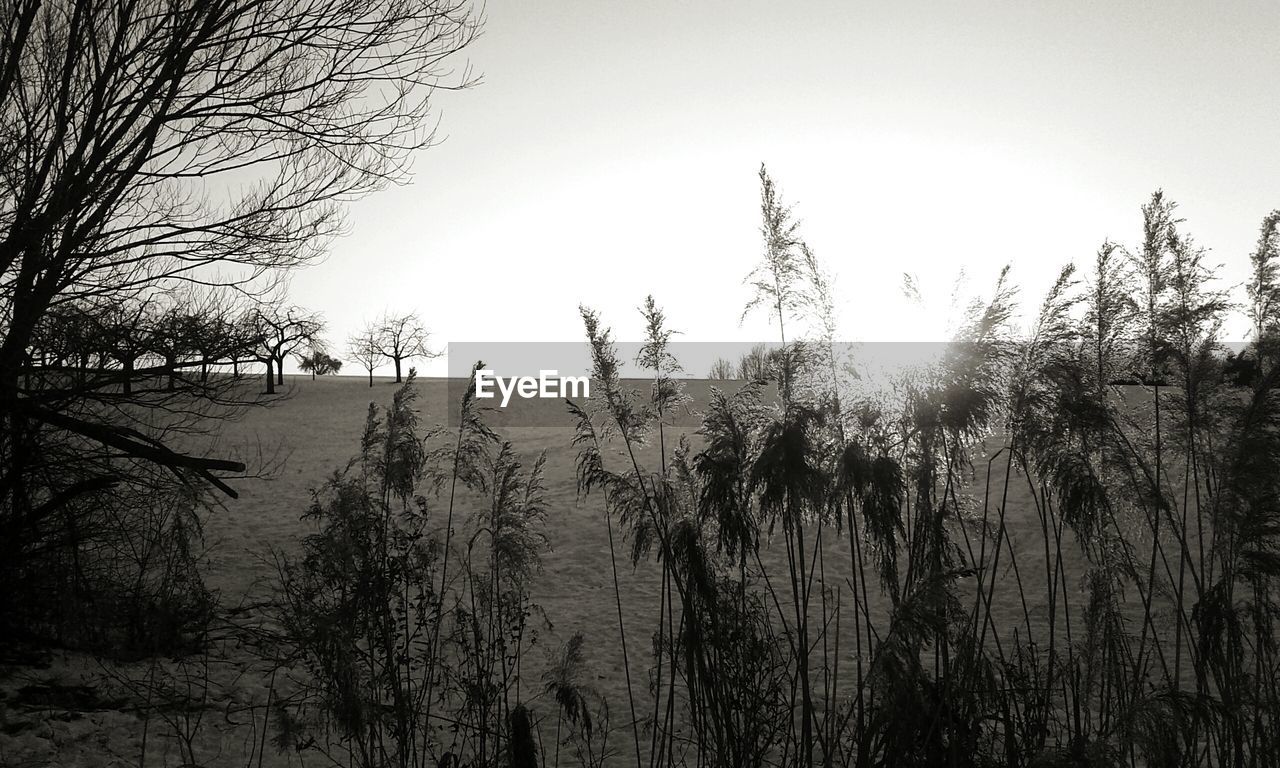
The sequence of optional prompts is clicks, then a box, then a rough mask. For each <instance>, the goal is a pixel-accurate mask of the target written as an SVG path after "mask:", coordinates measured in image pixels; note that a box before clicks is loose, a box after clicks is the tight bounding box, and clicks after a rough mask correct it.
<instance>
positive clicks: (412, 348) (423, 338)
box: [374, 312, 440, 384]
mask: <svg viewBox="0 0 1280 768" xmlns="http://www.w3.org/2000/svg"><path fill="white" fill-rule="evenodd" d="M374 338H375V339H376V340H377V347H378V354H379V355H381V356H382V357H385V358H387V359H388V360H390V361H391V362H392V363H393V364H394V365H395V367H396V383H397V384H399V383H400V382H401V381H402V376H401V372H400V368H401V363H403V362H404V361H405V360H413V359H415V358H433V357H438V356H439V354H440V353H438V352H433V351H432V350H431V349H429V348H428V347H427V341H428V340H429V339H430V338H431V334H430V333H429V332H428V331H427V329H426V327H425V326H424V325H423V324H422V320H421V319H419V317H418V315H417V313H415V312H410V313H408V314H403V315H384V316H383V317H382V320H381V322H380V323H379V324H378V327H377V329H376V331H375V334H374Z"/></svg>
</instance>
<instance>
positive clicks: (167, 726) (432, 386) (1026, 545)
mask: <svg viewBox="0 0 1280 768" xmlns="http://www.w3.org/2000/svg"><path fill="white" fill-rule="evenodd" d="M419 385H420V387H421V392H422V397H421V406H422V410H423V411H424V413H423V420H424V422H425V423H427V424H430V423H436V422H443V421H445V420H446V414H447V411H446V410H445V408H446V403H447V400H448V398H449V397H450V396H451V395H455V394H456V393H457V390H456V387H455V388H453V390H452V391H451V388H450V387H449V386H448V385H447V383H446V382H444V381H442V380H424V381H422V382H420V384H419ZM286 386H287V387H288V390H289V393H290V395H291V396H290V397H289V398H288V399H287V400H285V401H284V402H282V403H280V404H278V405H277V406H275V407H272V408H269V409H262V410H257V411H254V412H252V413H250V414H248V415H247V416H246V417H245V418H244V419H242V420H239V421H236V422H232V423H228V424H227V425H226V428H225V432H224V439H223V442H222V444H221V446H220V450H221V451H222V452H223V453H224V454H226V453H228V452H233V453H236V454H238V455H241V456H244V457H248V458H250V459H251V460H254V458H255V457H257V456H258V455H259V454H260V453H262V454H263V455H265V456H268V457H272V456H275V457H278V458H280V459H282V463H281V464H279V466H278V468H277V469H278V471H276V472H275V474H274V476H273V477H270V478H265V479H264V478H243V479H239V480H236V481H233V482H232V485H233V486H234V487H235V488H236V489H237V490H238V491H239V493H240V498H239V499H235V500H228V501H226V502H225V506H224V508H223V509H221V510H218V511H216V512H215V513H214V514H212V515H211V516H210V517H209V519H208V520H207V523H206V540H207V544H208V546H209V552H208V563H209V569H208V581H209V583H210V585H211V586H213V587H214V588H216V589H217V590H219V592H220V593H221V595H222V599H223V601H224V604H226V605H233V604H236V603H241V602H253V601H255V600H258V599H261V598H262V597H263V596H265V595H267V594H268V593H269V589H270V585H271V583H272V580H273V578H274V575H275V570H274V567H273V565H272V563H271V559H270V552H271V549H272V548H276V549H278V550H281V551H284V552H290V551H293V550H294V549H295V548H296V546H297V542H298V541H299V540H300V537H301V536H303V535H305V534H306V533H307V532H309V530H310V528H309V525H308V524H307V523H306V522H304V521H301V520H300V515H301V513H302V512H303V511H304V510H305V508H306V506H307V504H308V501H309V499H310V490H311V489H312V488H313V487H315V486H316V485H317V484H318V483H319V482H321V480H322V479H323V478H324V477H325V476H326V475H327V474H328V473H330V472H331V471H332V470H334V469H335V468H338V467H339V466H341V465H342V464H343V463H344V462H345V461H346V460H347V459H348V458H349V457H350V456H351V455H352V454H353V453H354V452H355V451H356V449H357V447H358V439H359V435H360V432H361V429H362V427H363V424H364V419H365V415H366V411H367V407H368V404H369V402H370V401H375V402H378V403H379V404H380V405H383V404H385V403H387V402H389V401H390V399H391V396H392V393H393V392H394V390H395V385H394V383H392V382H390V381H389V380H376V381H375V385H374V387H373V388H370V387H368V385H367V382H366V381H365V380H364V379H361V378H358V377H338V378H329V379H320V380H316V381H312V380H310V379H306V378H301V377H299V378H291V379H290V380H289V381H288V383H287V385H286ZM707 389H708V384H706V383H705V382H692V383H691V384H690V385H689V393H690V394H691V395H692V396H693V398H694V406H695V407H697V404H698V403H700V402H705V398H706V395H707ZM537 407H551V408H555V409H556V412H555V413H554V414H550V415H548V416H546V417H545V418H543V417H539V419H538V421H539V423H540V424H541V425H540V426H506V427H504V426H502V422H503V421H507V422H519V423H522V424H525V423H528V421H529V418H530V414H529V413H525V414H522V417H523V418H511V419H504V418H502V417H495V418H494V423H495V424H496V425H497V427H498V429H499V431H500V432H501V433H502V435H503V437H505V438H506V439H509V440H510V441H511V442H512V443H513V445H514V446H515V448H516V449H517V450H518V452H519V453H520V455H521V456H522V457H524V458H526V459H527V460H528V461H529V462H530V463H531V462H532V460H533V458H534V457H536V455H537V454H538V453H539V452H541V451H543V450H545V451H547V454H548V463H547V469H546V476H547V488H548V501H549V503H550V509H551V512H550V514H549V516H548V520H547V534H548V537H549V539H550V541H551V546H552V549H551V550H550V551H548V552H547V553H546V554H545V555H544V557H543V572H542V573H541V574H540V575H539V576H538V577H537V579H536V581H535V584H534V586H533V597H534V600H535V601H536V602H537V603H539V604H540V605H541V606H542V608H543V609H545V612H546V616H547V618H548V619H549V624H548V625H546V626H545V627H543V628H542V631H541V632H540V637H539V640H538V646H540V647H535V648H534V649H533V650H532V651H531V652H530V653H529V654H528V656H527V657H526V658H527V659H529V663H528V667H527V668H526V670H525V677H526V679H527V680H528V681H529V684H528V685H527V686H526V687H525V688H524V689H523V690H525V691H532V692H533V693H536V691H537V690H538V688H539V687H540V686H539V685H538V683H537V679H538V678H537V675H538V673H539V672H540V670H541V663H540V660H541V659H543V658H545V652H548V651H551V650H553V649H554V648H555V647H557V646H558V645H559V643H560V642H562V641H563V640H564V639H567V638H568V637H570V636H571V635H572V634H573V633H574V632H578V631H581V632H583V633H584V635H585V636H586V638H587V655H588V661H589V664H590V668H591V671H592V672H593V673H594V676H595V679H596V682H597V684H598V687H599V689H600V690H601V692H602V693H604V694H605V695H606V696H607V697H608V699H609V701H610V704H611V711H612V713H613V716H614V719H615V723H617V722H620V721H622V720H623V719H625V713H626V711H627V705H626V691H625V683H624V675H623V654H622V650H621V645H620V643H619V633H618V617H617V612H616V611H617V609H616V606H615V602H614V595H613V588H612V570H611V566H610V554H609V548H608V543H607V542H608V539H607V530H606V527H605V519H604V517H603V511H602V506H601V504H602V502H601V500H600V499H599V498H596V497H589V498H586V499H580V498H579V497H578V494H577V490H576V485H575V481H574V458H575V453H574V449H573V448H572V447H571V445H570V439H571V437H572V431H571V427H570V424H569V421H568V419H567V417H564V418H561V417H560V416H559V410H558V409H559V408H561V407H562V406H560V405H559V404H554V403H553V404H550V405H548V404H545V403H540V404H538V405H537ZM535 415H536V414H535ZM693 424H694V421H693V420H692V419H686V420H685V421H684V423H683V425H682V426H674V427H672V428H670V429H668V430H667V441H668V445H669V446H670V445H673V444H674V443H675V441H676V439H678V435H679V434H681V433H685V434H688V435H689V436H690V438H691V439H692V440H695V441H696V439H697V438H696V435H694V434H693V426H692V425H693ZM695 445H696V443H695ZM277 449H279V451H277ZM656 457H657V454H656V451H655V450H654V449H652V448H650V449H648V451H647V452H646V454H644V455H643V456H642V460H644V461H646V462H648V461H654V460H656ZM268 463H270V462H268ZM975 466H976V474H975V476H974V477H973V479H972V486H971V491H970V493H971V494H972V493H973V490H972V489H976V492H977V493H980V492H981V489H982V487H983V485H984V483H985V481H986V462H985V460H984V459H980V460H978V461H977V462H975ZM993 466H995V467H997V468H998V470H997V471H994V472H993V477H992V480H993V483H994V484H996V485H997V486H998V485H999V483H1000V481H1001V480H1002V478H1003V471H1002V463H1000V462H997V463H995V464H994V465H993ZM1008 508H1009V510H1010V516H1009V518H1008V522H1009V530H1010V536H1011V539H1012V545H1013V548H1014V551H1015V552H1017V554H1018V558H1017V559H1018V566H1019V571H1018V573H1017V574H1013V573H1012V572H1011V571H1010V570H1009V569H1008V568H1007V566H1004V567H1002V570H1003V572H1002V574H1001V577H1002V579H1008V578H1014V577H1015V576H1020V577H1021V578H1022V579H1024V580H1028V581H1030V580H1033V579H1039V580H1040V581H1039V582H1038V583H1040V584H1043V579H1044V578H1045V576H1044V562H1045V561H1044V553H1043V539H1042V537H1041V534H1040V522H1039V520H1038V518H1037V517H1036V516H1035V514H1034V512H1032V511H1028V510H1030V509H1031V506H1030V503H1029V497H1028V496H1027V490H1026V485H1025V481H1023V480H1022V479H1021V478H1015V482H1013V483H1011V484H1010V498H1009V504H1008ZM466 511H467V510H465V509H464V510H463V513H464V514H465V512H466ZM615 535H617V532H616V531H615ZM624 547H625V545H622V544H621V543H620V546H619V555H620V558H619V563H618V566H619V574H618V578H619V586H620V591H621V594H622V602H623V620H624V622H625V623H626V627H627V634H628V641H629V652H630V654H629V655H630V664H631V674H632V678H633V682H634V689H635V690H634V692H635V695H636V701H637V707H638V709H640V710H641V711H644V710H645V709H646V708H647V706H648V702H649V701H650V699H649V697H648V694H647V691H646V690H645V688H644V682H643V681H645V680H646V679H647V677H648V672H649V670H650V669H651V667H652V664H653V661H652V656H651V645H650V642H649V636H650V634H651V633H652V631H653V629H654V628H655V626H656V614H657V606H658V591H659V590H658V586H659V585H658V567H657V566H656V564H654V563H649V562H642V563H641V564H640V565H639V567H637V568H634V569H633V568H632V567H631V565H630V563H629V561H628V560H626V558H625V555H624V554H623V553H624V552H625V551H626V550H625V548H624ZM779 550H780V548H779V547H774V548H773V549H772V550H771V551H770V552H769V553H768V556H767V557H766V558H765V561H766V564H767V565H768V567H769V568H770V571H771V572H772V573H774V574H776V576H775V578H781V577H782V575H783V574H785V573H786V562H785V553H784V552H782V551H779ZM1067 554H1068V559H1069V560H1072V561H1075V564H1080V561H1079V559H1078V557H1077V556H1075V555H1073V554H1072V553H1070V552H1068V553H1067ZM824 556H825V566H826V570H827V581H828V583H829V584H830V585H831V587H832V588H833V589H834V588H836V587H837V586H840V588H841V589H843V590H846V591H847V589H848V586H847V582H846V581H845V580H846V578H847V577H848V576H849V573H850V569H849V549H848V544H847V540H846V539H844V538H840V537H835V536H827V537H826V540H825V542H824ZM1069 573H1071V574H1073V575H1072V578H1073V579H1078V576H1079V574H1082V573H1083V568H1073V569H1071V570H1070V571H1069ZM998 586H999V585H998ZM1071 586H1072V588H1073V590H1074V589H1076V588H1077V585H1076V584H1075V583H1072V584H1071ZM997 591H998V594H999V595H1000V596H999V597H998V599H997V605H996V614H997V615H996V617H995V618H996V623H997V626H998V627H1002V628H1005V629H1009V628H1012V627H1016V626H1019V625H1021V624H1022V623H1023V620H1024V619H1023V607H1022V605H1021V603H1020V601H1018V600H1017V598H1016V596H1007V592H1008V590H999V589H998V590H997ZM1031 591H1033V592H1035V591H1037V590H1034V589H1033V590H1031ZM1040 591H1042V590H1040ZM883 605H884V603H883V601H881V602H880V603H879V605H878V606H877V607H878V609H879V610H877V611H876V612H875V613H879V614H880V615H883ZM1027 610H1028V611H1029V612H1030V614H1031V618H1032V621H1033V622H1035V621H1043V619H1044V617H1045V615H1046V613H1047V611H1046V607H1045V606H1044V605H1039V604H1029V605H1028V606H1027ZM873 615H874V614H873ZM850 645H851V643H849V642H848V640H847V639H846V643H845V647H848V646H850ZM850 653H852V651H850ZM201 662H202V660H195V661H192V660H187V661H185V662H182V664H185V665H186V667H185V673H187V674H188V677H189V678H192V679H194V678H197V677H198V675H196V674H195V673H196V672H199V671H201V669H202V667H201V666H200V665H201ZM163 663H164V664H165V665H166V667H165V668H166V669H170V670H171V671H173V670H176V672H177V674H178V675H179V678H180V679H182V674H183V673H184V669H183V667H182V666H181V665H179V664H178V663H177V662H174V661H172V660H165V661H164V662H163ZM175 665H177V666H175ZM847 668H851V667H847ZM210 669H211V672H210V677H211V678H212V679H214V680H215V681H217V682H218V686H217V687H216V690H212V691H210V692H208V693H207V694H206V692H205V691H204V690H203V689H200V688H199V686H196V688H193V689H192V692H193V695H194V696H195V697H196V698H200V697H202V696H203V697H206V702H205V703H206V705H207V706H206V708H205V710H204V719H203V720H201V721H200V722H199V723H198V725H199V726H200V727H199V728H193V727H192V726H193V723H192V722H191V721H192V720H193V719H194V716H190V717H186V718H185V720H184V718H183V717H178V716H174V717H170V718H168V720H172V721H175V722H169V721H168V720H166V721H163V722H162V721H159V720H157V719H155V718H153V719H152V720H151V721H150V722H148V723H145V731H146V733H145V740H146V748H145V759H140V758H142V757H143V754H144V750H143V741H144V722H143V721H142V719H140V718H139V717H138V716H137V714H135V713H133V712H131V711H129V710H128V707H127V706H124V705H123V704H121V703H120V702H123V701H126V700H128V699H129V695H130V690H129V686H128V685H126V684H124V683H122V682H121V679H122V678H125V677H133V678H134V679H139V677H140V676H142V677H145V676H146V675H147V674H148V672H149V668H148V667H147V665H146V664H145V663H144V664H135V665H124V666H123V667H107V666H104V665H102V664H99V663H97V662H95V661H93V660H91V659H87V658H84V657H82V656H77V655H65V656H57V657H55V658H54V659H53V660H52V663H51V665H50V666H49V667H48V668H47V669H35V668H14V667H6V668H3V671H4V679H3V680H0V696H3V697H4V698H5V699H7V700H9V701H13V700H15V699H18V698H21V695H20V693H19V691H20V689H22V688H23V687H24V686H32V685H40V684H45V683H48V682H50V681H53V682H55V683H59V684H62V685H70V686H75V685H86V686H90V687H93V688H94V689H95V690H97V691H98V699H99V701H97V702H95V704H94V706H93V707H89V708H87V711H82V710H77V709H76V708H75V707H72V706H66V705H65V702H54V703H52V704H48V705H47V706H43V707H40V706H31V705H29V704H26V705H23V706H21V707H11V708H10V707H3V706H0V713H4V721H3V722H0V765H9V766H45V765H50V766H52V765H86V766H115V765H133V766H138V765H145V766H174V765H181V764H182V761H183V759H184V753H183V741H182V737H181V734H182V732H183V730H184V729H187V730H194V731H195V732H196V733H197V736H196V738H195V739H194V740H193V744H194V745H195V747H194V748H195V756H196V758H197V763H199V764H204V765H247V766H251V765H258V764H261V765H293V764H299V758H298V756H296V755H293V754H279V753H277V751H276V750H275V749H273V748H272V746H271V745H270V744H267V745H266V748H265V749H259V743H260V741H259V740H260V737H261V724H260V722H258V721H256V720H254V719H253V717H252V716H251V714H250V713H251V712H252V706H253V705H254V704H259V705H260V704H261V703H262V700H263V699H265V697H266V695H267V689H268V684H269V682H270V681H269V680H268V679H266V676H265V673H264V672H263V670H262V669H261V668H260V667H257V666H254V665H252V664H250V663H249V662H248V661H247V660H246V659H245V656H244V652H243V651H242V650H237V649H235V648H222V649H219V651H218V652H216V653H215V654H214V658H213V659H212V660H211V667H210ZM134 693H135V694H136V691H134ZM531 696H532V694H531V693H526V698H531ZM25 697H26V699H31V698H32V694H31V691H30V690H28V691H27V693H26V694H25ZM37 698H38V697H37ZM531 706H532V707H533V708H534V710H535V712H537V711H538V708H539V707H543V708H544V709H546V710H550V709H551V708H550V706H549V703H548V702H545V701H539V700H538V699H536V698H533V699H532V702H531ZM611 742H612V744H613V745H614V746H616V747H618V748H625V747H626V745H627V744H629V743H630V736H629V734H625V733H618V734H615V735H614V736H613V738H612V739H611ZM624 754H625V753H624ZM315 760H316V761H319V758H315ZM307 762H308V763H312V762H313V760H312V759H308V760H307ZM314 764H321V762H315V763H314Z"/></svg>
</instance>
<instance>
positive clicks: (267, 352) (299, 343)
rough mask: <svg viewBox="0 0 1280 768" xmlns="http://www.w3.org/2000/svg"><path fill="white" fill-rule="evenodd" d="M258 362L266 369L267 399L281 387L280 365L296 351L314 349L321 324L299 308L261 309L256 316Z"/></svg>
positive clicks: (282, 378) (282, 365) (313, 314)
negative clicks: (310, 347)
mask: <svg viewBox="0 0 1280 768" xmlns="http://www.w3.org/2000/svg"><path fill="white" fill-rule="evenodd" d="M256 317H257V321H256V322H257V328H258V340H259V345H260V346H259V360H260V361H261V362H263V363H265V364H266V366H267V389H266V393H267V394H268V395H272V394H275V391H276V390H275V386H276V385H277V384H284V361H285V359H286V358H288V357H289V355H292V354H294V353H295V352H297V351H298V350H299V349H302V348H304V347H307V346H308V345H312V346H314V345H315V344H317V343H318V342H319V338H320V334H321V333H322V332H323V331H324V320H322V319H321V318H320V316H319V315H317V314H315V313H314V312H308V311H306V310H304V309H302V308H300V307H294V306H289V307H279V308H277V307H262V308H260V309H259V310H258V312H257V316H256Z"/></svg>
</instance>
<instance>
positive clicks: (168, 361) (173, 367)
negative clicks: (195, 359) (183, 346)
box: [164, 355, 178, 392]
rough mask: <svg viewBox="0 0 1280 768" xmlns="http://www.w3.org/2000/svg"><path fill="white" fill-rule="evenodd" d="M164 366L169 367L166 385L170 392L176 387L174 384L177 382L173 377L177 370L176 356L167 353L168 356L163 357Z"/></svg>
mask: <svg viewBox="0 0 1280 768" xmlns="http://www.w3.org/2000/svg"><path fill="white" fill-rule="evenodd" d="M164 367H165V368H168V369H169V385H168V387H169V391H170V392H172V391H173V390H174V389H175V388H176V386H177V382H176V381H175V379H176V378H177V371H178V360H177V358H176V357H175V356H173V355H169V356H167V357H165V359H164Z"/></svg>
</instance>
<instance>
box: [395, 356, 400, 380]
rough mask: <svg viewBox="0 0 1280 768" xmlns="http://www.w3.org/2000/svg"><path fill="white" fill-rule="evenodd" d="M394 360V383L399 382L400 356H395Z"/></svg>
mask: <svg viewBox="0 0 1280 768" xmlns="http://www.w3.org/2000/svg"><path fill="white" fill-rule="evenodd" d="M395 361H396V383H397V384H399V383H400V358H398V357H397V358H395Z"/></svg>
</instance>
